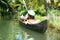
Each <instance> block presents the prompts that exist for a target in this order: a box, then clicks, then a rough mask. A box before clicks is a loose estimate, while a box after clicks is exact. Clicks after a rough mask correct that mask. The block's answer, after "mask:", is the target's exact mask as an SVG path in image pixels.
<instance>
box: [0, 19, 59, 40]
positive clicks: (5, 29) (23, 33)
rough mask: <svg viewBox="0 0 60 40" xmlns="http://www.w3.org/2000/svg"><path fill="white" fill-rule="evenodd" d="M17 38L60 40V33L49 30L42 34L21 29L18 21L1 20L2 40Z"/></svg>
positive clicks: (22, 39) (0, 32)
mask: <svg viewBox="0 0 60 40" xmlns="http://www.w3.org/2000/svg"><path fill="white" fill-rule="evenodd" d="M27 35H29V36H27ZM17 36H20V38H21V39H20V40H24V39H25V40H60V33H57V32H55V31H52V30H49V29H47V31H46V33H44V34H41V33H38V32H34V31H31V30H29V29H26V28H24V27H21V26H20V25H19V22H18V21H16V20H1V19H0V40H16V38H17Z"/></svg>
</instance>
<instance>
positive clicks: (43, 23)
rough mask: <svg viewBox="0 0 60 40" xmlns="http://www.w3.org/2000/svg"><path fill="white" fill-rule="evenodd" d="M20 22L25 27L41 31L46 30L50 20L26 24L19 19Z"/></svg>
mask: <svg viewBox="0 0 60 40" xmlns="http://www.w3.org/2000/svg"><path fill="white" fill-rule="evenodd" d="M19 23H20V25H21V26H23V27H26V28H28V29H30V30H33V31H36V32H40V33H44V32H46V30H47V26H48V20H44V21H41V22H40V23H39V24H25V23H23V22H22V21H19Z"/></svg>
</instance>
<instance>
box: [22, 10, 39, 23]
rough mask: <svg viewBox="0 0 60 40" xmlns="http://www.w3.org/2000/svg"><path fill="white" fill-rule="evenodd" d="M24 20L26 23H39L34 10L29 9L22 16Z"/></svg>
mask: <svg viewBox="0 0 60 40" xmlns="http://www.w3.org/2000/svg"><path fill="white" fill-rule="evenodd" d="M22 21H23V22H24V23H25V24H27V23H28V24H35V23H39V22H40V21H39V20H36V19H35V12H34V11H33V10H28V13H27V14H26V15H25V16H24V17H22Z"/></svg>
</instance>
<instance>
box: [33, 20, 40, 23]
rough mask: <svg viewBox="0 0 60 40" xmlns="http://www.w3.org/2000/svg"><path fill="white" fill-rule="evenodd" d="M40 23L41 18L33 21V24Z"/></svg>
mask: <svg viewBox="0 0 60 40" xmlns="http://www.w3.org/2000/svg"><path fill="white" fill-rule="evenodd" d="M38 23H40V20H36V21H34V22H32V24H38Z"/></svg>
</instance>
